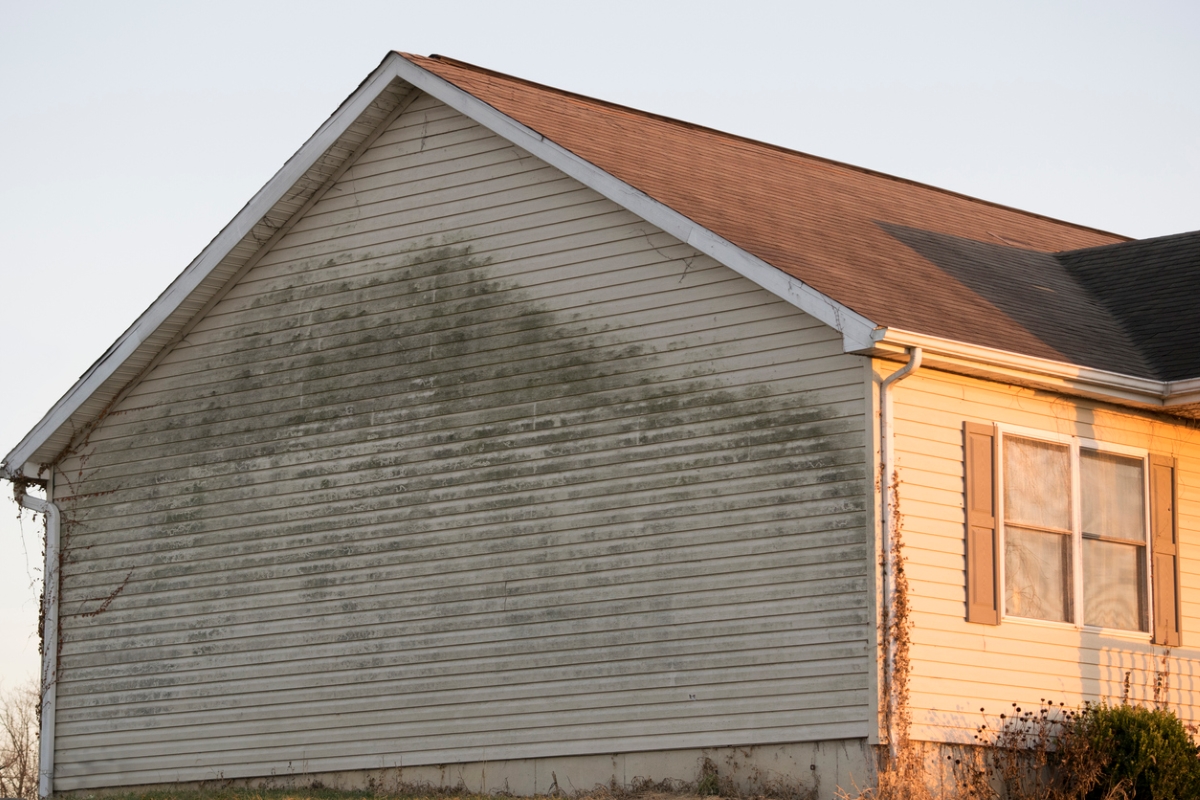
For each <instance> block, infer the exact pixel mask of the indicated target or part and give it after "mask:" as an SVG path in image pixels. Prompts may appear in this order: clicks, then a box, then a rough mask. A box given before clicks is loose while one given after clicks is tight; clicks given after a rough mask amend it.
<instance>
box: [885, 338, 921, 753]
mask: <svg viewBox="0 0 1200 800" xmlns="http://www.w3.org/2000/svg"><path fill="white" fill-rule="evenodd" d="M920 367H921V348H919V347H914V348H912V349H910V350H909V351H908V363H907V364H905V365H904V366H903V367H902V368H900V369H899V370H897V371H895V372H893V373H892V374H891V375H889V376H887V377H886V378H884V379H883V381H882V382H881V383H880V384H879V456H880V460H881V461H882V463H883V467H882V469H883V474H882V475H881V476H880V481H879V484H880V490H881V494H882V495H883V520H882V524H881V525H880V540H881V544H882V546H883V602H884V603H885V604H886V605H885V606H884V608H886V609H887V610H888V620H889V623H890V622H891V618H892V616H891V615H892V614H893V613H894V612H893V609H894V608H895V604H894V601H895V592H896V582H895V580H894V579H893V575H894V574H895V567H896V565H895V564H894V563H892V537H893V534H894V532H893V530H892V509H893V508H894V507H895V498H894V497H893V496H892V495H893V493H894V491H895V488H894V487H893V486H892V474H893V473H894V472H895V469H896V467H895V464H894V461H895V457H894V455H893V453H892V404H891V401H890V397H889V396H888V389H889V388H890V387H891V386H892V385H893V384H896V383H899V382H900V381H902V380H904V379H905V378H907V377H908V376H909V375H912V374H913V373H914V372H916V371H917V370H918V369H920ZM889 627H890V625H889ZM883 638H884V642H885V649H884V652H885V655H884V662H883V669H884V679H885V685H886V686H887V687H888V693H887V698H886V700H887V737H888V753H889V754H890V755H891V758H892V760H893V761H894V760H895V758H896V756H897V755H898V752H897V749H896V748H897V745H896V731H895V720H896V712H897V708H896V687H895V685H894V683H893V681H894V678H895V669H896V638H895V637H894V636H892V635H891V631H890V630H885V631H884V632H883Z"/></svg>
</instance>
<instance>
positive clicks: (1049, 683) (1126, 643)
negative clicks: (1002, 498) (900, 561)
mask: <svg viewBox="0 0 1200 800" xmlns="http://www.w3.org/2000/svg"><path fill="white" fill-rule="evenodd" d="M887 369H888V370H890V369H892V368H891V367H887ZM895 402H896V405H895V418H896V426H895V432H896V440H895V441H896V452H897V467H898V474H899V479H900V506H901V514H902V525H903V537H904V553H905V557H906V570H907V575H908V578H909V599H910V601H911V604H912V609H913V623H914V625H913V629H912V642H913V648H912V681H911V691H912V695H911V705H912V710H913V716H914V731H913V733H914V736H915V737H916V738H919V739H924V740H930V741H970V740H971V737H972V736H973V735H974V733H975V731H976V728H977V727H978V726H979V725H980V724H981V723H983V722H984V721H985V720H984V716H983V715H982V714H981V713H980V709H981V708H984V709H986V710H987V714H988V715H990V719H988V720H987V721H988V722H989V723H993V722H995V719H996V717H997V715H998V714H1000V713H1002V712H1005V713H1011V711H1012V704H1013V703H1016V704H1018V705H1019V706H1021V707H1022V708H1024V709H1029V708H1035V709H1036V708H1037V706H1038V703H1039V702H1040V701H1041V700H1042V699H1045V700H1048V701H1051V702H1054V703H1059V702H1065V703H1067V704H1068V705H1079V704H1081V703H1082V702H1083V701H1084V700H1091V701H1096V700H1109V701H1116V702H1119V701H1120V699H1121V698H1122V696H1123V692H1124V689H1123V683H1124V681H1125V676H1126V674H1128V675H1129V682H1130V699H1131V700H1133V701H1136V702H1151V701H1152V700H1153V698H1154V685H1155V680H1156V677H1157V676H1158V675H1159V674H1160V673H1164V672H1169V676H1167V678H1166V680H1167V686H1168V692H1167V694H1166V695H1165V696H1164V699H1165V700H1166V701H1167V702H1168V703H1169V705H1170V706H1171V707H1172V708H1173V709H1174V710H1175V711H1176V712H1177V713H1178V714H1179V715H1180V716H1181V717H1182V718H1183V719H1184V720H1185V721H1189V722H1195V721H1197V720H1198V719H1200V708H1197V695H1196V692H1195V686H1194V685H1195V682H1196V680H1197V677H1198V676H1200V669H1198V667H1200V660H1198V659H1200V649H1198V648H1200V431H1197V430H1195V429H1194V428H1193V427H1192V426H1191V425H1189V424H1186V423H1182V422H1175V421H1172V420H1170V418H1167V417H1164V416H1157V415H1153V414H1149V413H1145V414H1143V413H1138V412H1135V411H1129V410H1121V409H1118V408H1116V407H1114V406H1107V405H1105V404H1102V403H1097V402H1091V401H1086V400H1078V399H1072V398H1067V397H1062V396H1058V395H1054V394H1051V393H1048V392H1039V391H1035V390H1032V389H1023V388H1019V387H1013V386H1006V385H1004V384H1000V383H994V382H990V381H984V380H978V379H974V378H968V377H961V376H955V375H950V374H948V373H942V372H936V371H933V370H928V369H925V370H921V371H920V372H918V373H917V374H916V375H915V376H913V377H911V378H908V379H906V380H905V381H903V382H902V383H901V384H899V387H898V389H897V391H896V395H895ZM964 421H971V422H982V423H989V424H990V423H1000V424H1003V425H1013V426H1021V427H1025V428H1033V429H1036V430H1041V431H1046V432H1048V433H1055V434H1066V435H1074V436H1081V437H1085V438H1089V439H1095V440H1098V441H1102V442H1107V443H1111V444H1118V445H1126V446H1130V447H1136V448H1142V449H1147V450H1149V451H1151V452H1153V453H1160V454H1164V455H1170V456H1174V457H1175V458H1177V459H1178V471H1177V483H1178V497H1179V508H1178V514H1179V535H1180V540H1181V544H1182V561H1181V583H1182V586H1181V591H1182V599H1183V604H1182V605H1183V640H1182V646H1181V647H1179V648H1175V649H1173V650H1172V651H1171V652H1170V653H1169V654H1167V651H1166V650H1165V649H1164V648H1162V647H1155V646H1152V645H1151V644H1150V642H1149V636H1148V634H1140V635H1139V634H1135V633H1130V634H1123V633H1119V632H1114V633H1108V632H1105V633H1100V632H1087V631H1082V630H1079V629H1076V628H1075V627H1073V626H1070V625H1062V624H1053V623H1040V622H1036V621H1028V620H1020V619H1015V618H1011V617H1009V618H1005V619H1003V620H1002V622H1001V624H1000V625H999V626H991V625H979V624H971V623H968V622H966V594H965V589H964V581H965V566H964V565H965V561H964V558H965V556H964V549H963V547H964V519H963V464H962V462H963V423H964ZM1164 654H1167V657H1166V661H1165V662H1164V661H1163V660H1162V659H1163V657H1164ZM1164 665H1165V667H1166V668H1167V669H1165V670H1164Z"/></svg>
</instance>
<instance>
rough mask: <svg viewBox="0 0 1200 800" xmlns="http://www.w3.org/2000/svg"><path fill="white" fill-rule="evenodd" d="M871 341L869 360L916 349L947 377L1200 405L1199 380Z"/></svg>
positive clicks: (1134, 401) (959, 346)
mask: <svg viewBox="0 0 1200 800" xmlns="http://www.w3.org/2000/svg"><path fill="white" fill-rule="evenodd" d="M875 337H876V344H875V347H874V348H871V349H870V350H869V351H866V352H867V353H868V354H870V355H888V354H892V353H895V354H899V353H901V352H906V351H907V350H908V348H911V347H920V348H921V349H922V351H923V352H924V363H925V365H926V366H930V367H934V368H937V369H944V370H947V371H950V372H957V373H962V374H967V375H980V376H984V377H988V378H992V379H997V380H1002V381H1006V382H1012V383H1019V384H1022V385H1029V386H1037V387H1040V388H1045V389H1050V390H1052V391H1057V392H1062V393H1065V394H1073V395H1081V396H1084V397H1093V398H1097V399H1101V400H1108V401H1110V402H1112V401H1115V402H1119V403H1123V404H1128V405H1135V406H1139V407H1142V408H1158V409H1163V410H1167V411H1169V410H1172V409H1174V408H1177V407H1179V406H1184V405H1189V404H1192V403H1197V402H1200V379H1191V380H1186V381H1174V382H1172V381H1160V380H1155V379H1153V378H1138V377H1135V376H1133V375H1125V374H1122V373H1119V372H1110V371H1108V370H1103V369H1095V368H1093V367H1084V366H1080V365H1078V364H1071V363H1069V362H1066V361H1053V360H1051V359H1048V358H1037V357H1036V356H1027V355H1022V354H1021V353H1013V352H1011V351H1008V350H998V349H996V348H993V347H984V346H982V345H975V344H967V343H966V342H959V341H955V340H953V339H943V338H941V337H938V336H928V335H926V334H922V333H913V332H912V331H904V330H899V329H897V328H880V329H879V330H878V331H876V332H875Z"/></svg>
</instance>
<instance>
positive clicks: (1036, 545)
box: [1004, 525, 1071, 622]
mask: <svg viewBox="0 0 1200 800" xmlns="http://www.w3.org/2000/svg"><path fill="white" fill-rule="evenodd" d="M1070 581H1071V537H1070V536H1069V535H1065V534H1061V533H1045V532H1042V531H1030V530H1025V529H1022V528H1017V527H1014V526H1012V525H1009V526H1008V527H1007V528H1005V530H1004V596H1005V611H1006V612H1007V613H1009V614H1013V615H1015V616H1018V617H1033V618H1034V619H1049V620H1055V621H1057V622H1070V621H1071V605H1070V604H1071V583H1070Z"/></svg>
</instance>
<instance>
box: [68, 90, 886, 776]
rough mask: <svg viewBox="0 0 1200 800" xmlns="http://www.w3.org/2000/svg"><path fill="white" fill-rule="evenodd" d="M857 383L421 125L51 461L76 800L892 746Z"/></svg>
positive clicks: (469, 126) (835, 361)
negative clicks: (879, 713) (768, 747)
mask: <svg viewBox="0 0 1200 800" xmlns="http://www.w3.org/2000/svg"><path fill="white" fill-rule="evenodd" d="M863 374H864V372H863V362H862V360H861V359H860V358H858V357H855V356H849V355H845V354H843V353H842V350H841V337H840V335H839V334H837V333H836V332H835V331H833V330H832V329H830V328H828V327H826V326H824V325H823V324H821V323H819V322H817V321H816V320H814V319H813V318H811V317H808V316H806V315H804V314H803V313H801V312H799V311H797V310H796V309H795V308H794V307H792V306H790V305H788V304H786V303H784V302H783V301H780V300H779V299H778V298H776V297H774V296H773V295H771V294H769V293H767V292H765V291H763V290H762V289H760V288H758V287H757V286H755V285H754V284H752V283H751V282H749V281H747V280H746V279H744V278H741V277H739V276H738V275H736V274H735V273H733V272H732V271H730V270H728V269H727V268H725V267H723V266H721V265H719V264H717V263H716V262H714V261H712V260H711V259H710V258H708V257H706V256H703V255H700V254H698V253H696V251H695V250H693V249H692V248H690V247H688V246H686V245H684V244H682V243H680V242H679V241H677V240H674V239H672V238H671V237H669V236H667V235H666V234H664V233H662V232H660V231H657V230H655V229H654V228H653V227H651V226H649V225H648V224H647V223H645V222H644V221H642V220H640V219H638V218H636V217H635V216H633V215H631V214H630V213H628V212H626V211H624V210H622V209H620V208H619V207H618V206H616V205H615V204H613V203H612V202H610V201H608V200H605V199H604V198H602V197H600V196H599V195H597V194H596V193H594V192H593V191H591V190H589V189H586V188H585V187H583V186H582V185H580V184H579V183H577V182H575V181H574V180H572V179H570V178H567V177H566V176H564V175H562V174H561V173H559V172H557V171H555V170H553V169H552V168H550V167H548V166H546V165H545V164H542V163H541V162H538V161H537V160H536V159H534V158H532V157H531V156H529V155H528V154H526V153H523V152H521V151H519V150H518V149H516V148H514V147H512V146H511V145H509V144H508V143H507V142H505V141H504V140H502V139H499V138H498V137H496V136H494V135H493V134H491V133H490V132H488V131H486V130H485V129H483V128H481V127H480V126H478V125H475V124H474V123H472V122H471V121H470V120H468V119H467V118H465V117H463V116H461V115H459V114H457V113H455V112H453V111H451V110H450V109H448V108H446V107H445V106H443V105H441V104H439V103H437V102H436V101H433V100H432V99H430V98H429V97H422V98H420V99H418V100H417V101H416V102H415V103H414V104H413V105H412V106H411V107H410V108H409V109H408V110H407V111H406V112H405V113H404V114H403V115H402V116H401V117H400V118H399V119H398V120H397V121H396V123H395V124H394V125H393V127H392V128H391V129H390V130H388V131H387V132H386V133H384V134H383V135H382V136H381V137H380V138H379V140H378V141H377V142H376V143H375V144H374V145H373V146H372V147H371V148H370V149H369V150H368V151H367V152H366V153H365V154H364V155H363V157H362V158H361V159H360V160H359V162H358V163H356V164H355V165H354V166H353V167H352V168H351V169H350V170H349V171H348V172H347V173H346V174H345V175H344V176H343V178H342V179H341V180H340V182H339V183H338V184H337V185H336V186H335V187H334V188H333V189H332V190H331V191H330V192H329V193H328V194H327V195H326V196H325V197H324V199H322V200H321V201H320V202H319V203H318V204H317V205H316V206H315V207H314V208H313V209H312V210H311V211H310V212H309V213H308V215H307V216H306V217H305V218H304V219H302V220H301V221H300V222H299V223H298V224H297V225H296V226H295V228H294V229H293V230H292V231H290V232H289V233H288V234H287V235H286V236H285V237H284V238H283V239H282V240H281V241H280V242H279V244H278V245H277V246H276V247H275V248H274V250H272V251H271V252H270V253H269V254H268V255H267V256H266V257H265V258H263V259H262V261H261V262H260V263H259V264H258V265H257V266H256V267H255V268H254V269H253V270H252V271H251V272H249V273H248V274H247V275H246V276H245V277H244V278H243V279H242V280H241V282H240V283H239V284H238V285H236V286H235V287H234V288H233V289H232V290H231V291H230V292H229V293H228V295H227V296H226V297H225V298H224V299H223V300H222V301H221V302H220V303H219V304H218V305H217V306H216V307H215V308H214V309H213V310H212V311H211V313H209V314H208V315H207V316H206V317H205V318H204V319H202V320H201V321H200V322H199V323H198V324H197V325H196V327H195V328H194V329H193V330H192V331H191V333H190V334H189V335H188V336H187V337H186V339H185V340H184V341H183V342H182V343H181V344H180V345H179V346H178V347H176V348H175V349H174V350H173V351H172V352H171V353H170V354H169V355H168V356H167V357H166V358H164V359H163V360H162V362H161V363H160V364H159V366H157V367H156V368H155V369H154V370H153V372H151V373H150V374H149V375H148V376H147V378H146V379H145V380H144V381H143V382H142V383H140V384H139V385H138V386H137V387H136V388H135V389H134V390H133V391H132V392H131V393H130V394H129V395H128V397H127V398H126V399H125V400H124V401H123V402H122V403H121V404H120V406H119V407H118V408H117V409H116V411H115V413H113V414H112V415H111V416H109V417H108V418H107V419H106V420H105V421H104V422H103V424H102V425H100V426H99V427H98V428H97V429H96V430H95V431H93V432H92V434H91V435H90V436H89V437H88V439H87V441H86V442H85V443H84V446H83V447H82V448H81V449H80V450H79V451H78V452H77V453H75V454H73V455H72V456H71V457H69V458H68V459H66V460H65V461H64V462H62V463H61V464H60V465H58V469H57V470H56V473H55V489H54V492H55V498H56V500H58V502H59V503H60V505H61V506H62V507H63V509H64V514H65V518H66V520H67V522H66V525H65V531H66V543H65V548H66V551H67V556H66V559H65V563H64V567H63V576H64V578H63V597H62V637H63V642H62V650H61V666H60V675H61V677H60V682H59V690H58V692H59V693H58V704H59V705H58V712H57V725H58V739H57V749H56V755H57V762H56V788H57V789H59V790H77V789H88V788H96V787H103V786H129V785H135V784H147V783H162V782H174V781H196V780H208V779H220V778H225V779H233V778H246V777H263V776H269V775H286V774H288V773H289V771H290V772H292V773H300V772H303V773H318V772H331V771H338V770H360V769H376V768H380V767H393V766H400V765H405V766H412V765H421V764H445V763H454V762H465V761H494V760H498V759H514V758H537V757H543V756H562V755H585V754H598V753H613V752H618V751H625V752H630V751H649V750H658V749H668V748H688V747H693V748H695V747H710V746H720V745H751V744H762V743H784V742H812V741H822V740H830V739H850V738H865V737H867V736H868V733H869V730H870V728H871V724H870V715H871V701H870V697H869V694H870V691H871V689H870V686H871V681H872V678H871V673H872V671H873V669H874V659H873V658H872V657H871V655H870V642H871V611H870V608H869V598H868V589H869V585H873V584H872V579H871V577H870V564H871V561H872V559H871V557H870V555H869V554H868V539H867V525H868V523H867V519H868V516H869V512H868V505H869V503H870V493H869V484H868V481H869V477H868V475H869V472H870V468H869V466H868V464H867V455H866V454H867V452H868V446H867V439H868V434H867V432H866V427H865V415H864V409H865V400H864V391H865V389H864V387H865V385H866V384H865V382H864V380H863ZM684 777H692V776H684Z"/></svg>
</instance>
